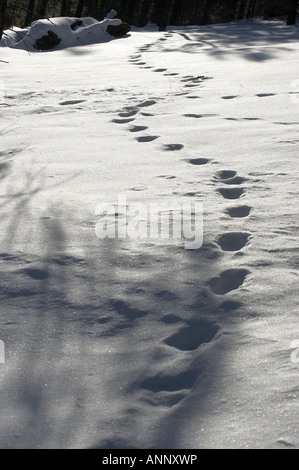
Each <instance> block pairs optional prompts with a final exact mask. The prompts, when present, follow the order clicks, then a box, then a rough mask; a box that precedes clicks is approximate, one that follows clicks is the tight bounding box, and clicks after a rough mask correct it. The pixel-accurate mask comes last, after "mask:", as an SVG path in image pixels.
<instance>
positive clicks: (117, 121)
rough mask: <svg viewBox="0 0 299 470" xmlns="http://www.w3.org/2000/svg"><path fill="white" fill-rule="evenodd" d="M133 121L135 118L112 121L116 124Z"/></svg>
mask: <svg viewBox="0 0 299 470" xmlns="http://www.w3.org/2000/svg"><path fill="white" fill-rule="evenodd" d="M132 121H135V119H130V118H128V119H113V121H112V122H114V123H115V124H127V123H128V122H132Z"/></svg>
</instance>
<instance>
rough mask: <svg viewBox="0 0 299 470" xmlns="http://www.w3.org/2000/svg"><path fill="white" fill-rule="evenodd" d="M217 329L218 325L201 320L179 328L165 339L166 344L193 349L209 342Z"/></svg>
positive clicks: (184, 349)
mask: <svg viewBox="0 0 299 470" xmlns="http://www.w3.org/2000/svg"><path fill="white" fill-rule="evenodd" d="M218 331H219V326H217V325H215V324H213V323H210V322H207V321H201V322H197V323H193V324H190V325H189V326H187V327H184V328H181V329H180V330H179V331H178V332H177V333H174V334H173V335H171V336H169V338H166V339H165V341H164V342H165V343H166V344H168V346H172V347H174V348H177V349H180V350H181V351H193V350H195V349H197V348H198V347H199V346H200V345H202V344H204V343H209V342H210V341H212V339H213V338H214V337H215V335H216V334H217V333H218Z"/></svg>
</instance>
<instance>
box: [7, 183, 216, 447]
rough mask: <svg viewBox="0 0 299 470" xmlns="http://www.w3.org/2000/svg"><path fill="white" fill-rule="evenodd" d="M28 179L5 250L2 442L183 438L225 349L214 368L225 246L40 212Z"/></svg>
mask: <svg viewBox="0 0 299 470" xmlns="http://www.w3.org/2000/svg"><path fill="white" fill-rule="evenodd" d="M25 189H26V190H24V191H23V193H22V192H20V194H19V195H18V197H17V198H15V197H13V196H12V199H11V200H8V202H9V203H10V206H9V207H10V213H11V217H10V219H9V222H8V224H7V231H6V232H5V233H4V236H3V240H2V252H1V253H0V266H1V267H0V270H1V282H0V298H1V303H2V310H1V318H2V322H1V330H0V337H1V339H2V340H3V341H4V343H5V346H6V363H5V364H3V365H2V366H3V367H2V371H1V372H2V381H3V393H2V396H1V401H2V407H1V408H2V410H4V412H3V416H2V419H1V424H0V430H1V436H2V437H1V447H2V448H39V447H40V448H98V449H117V448H119V449H125V448H138V447H139V448H140V447H149V448H150V447H151V445H152V443H153V442H155V444H157V446H158V447H159V446H160V447H162V446H165V447H172V448H175V447H177V446H179V445H180V442H181V432H182V430H183V429H184V423H187V420H189V419H190V413H192V409H193V408H191V410H189V411H188V403H190V400H191V401H193V400H195V401H196V402H197V412H196V413H197V416H200V414H201V413H204V411H205V410H204V408H205V405H206V403H207V401H208V400H209V392H208V391H209V389H210V387H211V382H212V383H213V385H214V386H215V385H217V371H219V368H221V364H222V362H223V361H224V360H225V356H224V355H222V358H221V360H219V358H218V362H217V368H216V370H215V367H214V369H212V368H209V364H210V363H211V361H212V362H213V361H214V357H213V356H214V354H215V352H214V345H215V344H217V338H218V337H219V334H221V329H220V328H219V325H218V320H219V318H221V315H220V314H219V312H220V310H219V301H218V300H217V299H215V297H214V296H213V295H212V294H211V292H210V291H209V289H208V286H207V280H208V277H209V275H210V273H212V271H213V270H214V269H215V264H218V263H219V261H220V259H221V254H219V250H218V249H216V247H215V245H214V244H213V243H206V244H205V245H204V246H203V247H202V250H198V252H197V253H194V252H191V251H186V250H184V249H183V248H182V247H181V246H178V245H173V244H170V245H168V246H167V245H165V244H164V245H162V244H159V243H156V242H155V243H151V242H150V241H149V242H148V241H147V242H144V241H140V243H139V242H138V241H137V242H136V241H134V242H131V241H130V240H129V241H128V240H98V239H97V238H96V236H95V233H94V226H95V221H94V220H92V219H90V220H88V218H84V217H82V216H80V215H78V214H74V213H70V211H69V210H67V208H66V207H65V206H63V205H61V207H59V208H58V207H57V206H54V205H51V204H50V205H49V206H48V207H46V208H44V209H43V210H38V211H37V213H36V211H35V209H36V207H35V205H34V197H35V194H36V191H38V190H39V191H42V188H41V186H40V185H39V184H38V175H35V178H34V177H33V176H32V175H31V176H30V175H29V174H28V175H27V182H26V184H25ZM8 199H9V198H8ZM16 199H17V200H18V203H17V204H16V205H15V206H14V205H13V204H14V203H15V200H16ZM30 227H31V229H30V230H29V228H30ZM4 247H5V250H4ZM34 247H36V249H34ZM78 250H79V251H80V253H79V252H78ZM222 313H223V312H222ZM218 314H219V315H218ZM188 338H191V339H190V341H189V339H188ZM198 397H199V398H200V400H198ZM210 406H213V405H211V404H210ZM177 416H179V417H180V427H177V426H175V425H174V423H175V419H176V417H177ZM184 416H185V417H184ZM153 429H154V435H152V432H153V431H152V430H153ZM95 436H97V437H95ZM138 436H139V437H138ZM166 436H168V438H167V437H166Z"/></svg>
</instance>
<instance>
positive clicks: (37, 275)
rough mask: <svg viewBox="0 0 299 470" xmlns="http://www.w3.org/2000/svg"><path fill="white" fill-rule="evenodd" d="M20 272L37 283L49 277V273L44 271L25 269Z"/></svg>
mask: <svg viewBox="0 0 299 470" xmlns="http://www.w3.org/2000/svg"><path fill="white" fill-rule="evenodd" d="M22 272H23V273H25V274H27V276H29V277H31V278H32V279H35V280H37V281H43V280H45V279H47V278H48V277H49V272H48V271H47V270H46V269H39V268H25V269H23V270H22Z"/></svg>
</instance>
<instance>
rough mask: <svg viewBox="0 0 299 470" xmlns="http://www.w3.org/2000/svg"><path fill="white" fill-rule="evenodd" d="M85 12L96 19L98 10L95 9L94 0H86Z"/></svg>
mask: <svg viewBox="0 0 299 470" xmlns="http://www.w3.org/2000/svg"><path fill="white" fill-rule="evenodd" d="M87 8H88V9H87V14H88V16H92V18H95V19H97V17H98V11H97V6H96V1H95V0H88V1H87Z"/></svg>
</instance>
